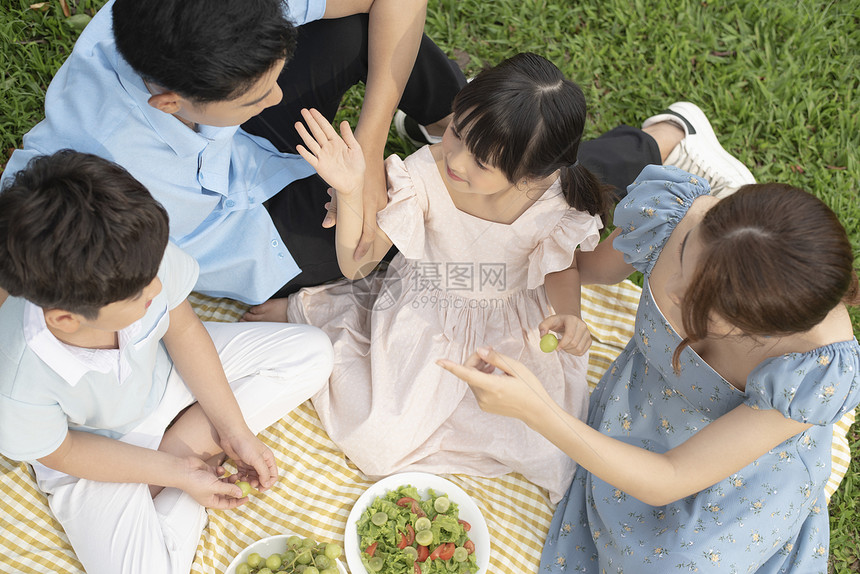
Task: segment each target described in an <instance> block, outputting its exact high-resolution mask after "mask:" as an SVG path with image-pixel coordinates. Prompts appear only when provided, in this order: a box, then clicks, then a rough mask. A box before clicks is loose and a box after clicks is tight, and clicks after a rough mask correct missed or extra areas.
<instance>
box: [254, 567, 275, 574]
mask: <svg viewBox="0 0 860 574" xmlns="http://www.w3.org/2000/svg"><path fill="white" fill-rule="evenodd" d="M257 574H274V573H273V572H272V570H271V569H270V568H263V569H262V570H257Z"/></svg>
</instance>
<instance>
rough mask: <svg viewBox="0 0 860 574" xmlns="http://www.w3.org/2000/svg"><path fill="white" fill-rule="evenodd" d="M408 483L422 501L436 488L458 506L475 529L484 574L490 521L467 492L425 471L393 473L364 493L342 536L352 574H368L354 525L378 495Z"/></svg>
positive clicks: (472, 533)
mask: <svg viewBox="0 0 860 574" xmlns="http://www.w3.org/2000/svg"><path fill="white" fill-rule="evenodd" d="M407 484H408V485H411V486H414V487H415V488H416V489H418V493H419V494H420V495H421V496H422V498H425V499H426V498H428V493H427V490H428V489H433V491H434V492H436V493H437V494H442V493H445V494H447V495H448V498H450V499H451V500H452V501H454V502H456V503H457V505H458V506H459V515H460V518H461V519H463V520H465V521H466V522H468V523H469V524H470V525H471V526H472V529H471V530H470V531H469V539H470V540H471V541H472V542H474V543H475V558H476V560H477V561H478V572H477V574H485V573H486V572H487V569H488V568H489V566H490V531H489V529H488V528H487V521H486V520H484V516H483V515H482V514H481V511H480V510H479V509H478V507H477V505H476V504H475V502H474V501H473V500H472V499H471V498H470V497H469V495H468V494H466V491H465V490H463V489H462V488H460V487H459V486H457V485H456V484H454V483H453V482H451V481H450V480H446V479H444V478H442V477H441V476H436V475H435V474H427V473H425V472H403V473H400V474H392V475H391V476H388V477H386V478H383V479H382V480H380V481H379V482H377V483H376V484H374V485H372V486H370V488H368V489H367V490H365V491H364V494H362V495H361V496H360V497H358V500H357V501H356V502H355V505H354V506H353V507H352V510H351V511H350V513H349V518H347V520H346V532H345V533H344V536H343V553H344V555H345V556H346V563H347V564H348V565H349V570H350V572H352V574H366V573H367V569H366V568H365V567H364V564H362V562H361V548H360V547H359V541H360V540H359V537H358V532H357V530H356V526H355V525H356V523H357V522H358V519H359V518H361V515H362V513H364V511H365V509H366V508H367V507H368V506H370V505H371V503H372V502H373V501H374V500H375V499H376V498H377V497H378V496H385V493H386V492H388V491H389V490H396V489H397V488H398V487H400V486H405V485H407Z"/></svg>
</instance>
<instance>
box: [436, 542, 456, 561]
mask: <svg viewBox="0 0 860 574" xmlns="http://www.w3.org/2000/svg"><path fill="white" fill-rule="evenodd" d="M440 548H441V550H439V549H440ZM456 549H457V545H456V544H454V543H453V542H446V543H445V544H440V545H439V548H437V549H436V550H439V558H441V559H442V560H450V559H451V557H452V556H454V550H456Z"/></svg>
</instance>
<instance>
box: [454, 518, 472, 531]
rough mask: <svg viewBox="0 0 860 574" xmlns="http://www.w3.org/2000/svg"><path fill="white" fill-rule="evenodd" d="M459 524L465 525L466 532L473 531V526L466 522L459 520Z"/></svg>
mask: <svg viewBox="0 0 860 574" xmlns="http://www.w3.org/2000/svg"><path fill="white" fill-rule="evenodd" d="M457 522H459V523H460V524H462V525H463V530H465V531H466V532H469V531H470V530H471V529H472V525H471V524H469V523H468V522H466V521H465V520H458V521H457Z"/></svg>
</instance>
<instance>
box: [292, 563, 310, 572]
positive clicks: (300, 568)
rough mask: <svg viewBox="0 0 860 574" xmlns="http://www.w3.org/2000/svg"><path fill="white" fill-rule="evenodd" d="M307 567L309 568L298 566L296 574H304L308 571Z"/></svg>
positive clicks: (304, 565)
mask: <svg viewBox="0 0 860 574" xmlns="http://www.w3.org/2000/svg"><path fill="white" fill-rule="evenodd" d="M307 567H308V565H307V564H299V565H298V566H296V569H295V574H302V572H304V571H305V570H307Z"/></svg>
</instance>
